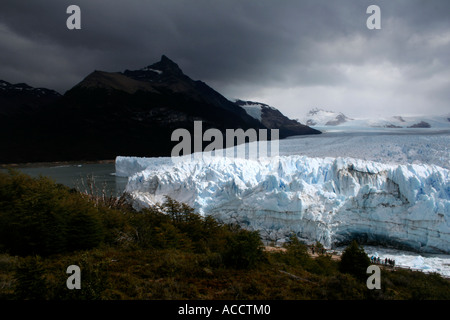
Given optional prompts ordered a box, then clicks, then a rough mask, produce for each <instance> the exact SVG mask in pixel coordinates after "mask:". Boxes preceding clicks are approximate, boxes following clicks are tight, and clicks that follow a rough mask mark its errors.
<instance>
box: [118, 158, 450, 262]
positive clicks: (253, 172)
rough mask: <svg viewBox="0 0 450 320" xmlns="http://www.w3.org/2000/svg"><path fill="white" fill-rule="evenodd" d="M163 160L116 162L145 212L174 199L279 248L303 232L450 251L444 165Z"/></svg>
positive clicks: (326, 239)
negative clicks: (279, 243) (281, 242)
mask: <svg viewBox="0 0 450 320" xmlns="http://www.w3.org/2000/svg"><path fill="white" fill-rule="evenodd" d="M157 161H158V163H157V164H155V160H154V159H145V158H133V157H118V158H117V159H116V170H117V171H118V172H121V175H127V176H129V181H128V185H127V188H126V192H128V193H130V194H131V196H132V197H133V199H134V205H135V207H137V208H143V207H146V206H148V205H150V204H153V203H157V202H162V201H163V199H164V196H165V195H168V196H170V197H172V198H174V199H176V200H178V201H182V202H185V203H187V204H189V205H191V206H192V207H194V208H195V209H197V211H198V212H199V213H200V214H204V215H206V214H209V215H213V216H214V217H216V218H218V219H220V220H222V221H224V222H238V223H240V224H241V225H244V226H246V227H247V228H249V229H254V230H259V231H260V232H261V235H262V236H263V237H264V238H266V239H271V240H275V241H276V240H282V239H284V238H285V237H286V236H287V235H288V234H291V233H295V234H297V235H298V236H299V237H301V238H303V239H305V240H306V241H307V242H315V241H320V242H321V243H323V244H324V245H325V246H327V247H331V246H333V245H334V244H337V243H339V242H341V241H346V240H348V239H350V238H352V237H354V236H364V237H365V238H366V240H369V241H374V242H377V241H378V242H380V241H385V242H388V243H396V244H400V245H402V246H404V247H408V248H412V249H415V250H419V251H424V252H446V253H448V252H450V226H449V223H450V219H449V218H450V179H449V170H447V169H444V168H441V167H438V166H435V165H425V164H420V165H419V164H409V165H388V164H381V163H377V162H373V161H364V160H357V159H351V158H310V157H305V156H298V155H291V156H281V157H273V158H267V159H259V160H248V159H230V158H222V157H204V158H203V159H198V160H190V161H183V162H180V163H177V164H175V165H173V164H170V161H167V160H162V159H159V160H157ZM143 168H146V169H143Z"/></svg>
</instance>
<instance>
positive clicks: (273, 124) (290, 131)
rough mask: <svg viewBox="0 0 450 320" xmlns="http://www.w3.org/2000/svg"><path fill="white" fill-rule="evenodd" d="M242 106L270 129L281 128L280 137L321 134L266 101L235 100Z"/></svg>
mask: <svg viewBox="0 0 450 320" xmlns="http://www.w3.org/2000/svg"><path fill="white" fill-rule="evenodd" d="M233 102H234V103H235V104H237V105H238V106H240V107H242V108H243V109H244V110H245V111H246V112H247V114H248V115H250V116H252V117H253V118H255V119H256V120H258V121H260V122H261V123H262V124H263V125H264V126H265V127H267V128H268V129H279V132H280V138H285V137H289V136H295V135H303V134H320V133H321V132H320V131H318V130H315V129H313V128H310V127H308V126H306V125H303V124H301V123H300V122H298V121H297V120H292V119H289V118H288V117H286V116H285V115H283V114H282V113H281V112H280V111H279V110H278V109H276V108H274V107H272V106H269V105H267V104H265V103H261V102H254V101H243V100H240V99H235V100H233Z"/></svg>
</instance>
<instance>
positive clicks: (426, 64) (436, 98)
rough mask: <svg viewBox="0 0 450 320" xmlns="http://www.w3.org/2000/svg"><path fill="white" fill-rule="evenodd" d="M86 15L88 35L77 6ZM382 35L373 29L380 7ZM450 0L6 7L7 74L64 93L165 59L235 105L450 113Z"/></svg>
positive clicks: (19, 3)
mask: <svg viewBox="0 0 450 320" xmlns="http://www.w3.org/2000/svg"><path fill="white" fill-rule="evenodd" d="M71 4H76V5H78V6H79V7H80V8H81V26H82V29H81V30H68V29H67V27H66V19H67V18H68V16H69V15H68V14H67V13H66V9H67V7H68V6H69V5H71ZM372 4H375V5H378V6H379V7H380V8H381V26H382V28H381V30H369V29H368V28H367V27H366V20H367V18H368V17H369V14H367V13H366V9H367V7H368V6H369V5H372ZM449 53H450V1H447V0H433V1H420V0H384V1H383V0H367V1H366V0H363V1H360V0H353V1H351V0H336V1H329V0H304V1H303V0H258V1H255V0H215V1H211V0H149V1H143V0H129V1H106V0H96V1H92V0H76V1H61V0H46V1H43V0H35V1H24V0H2V4H1V10H0V79H2V80H6V81H9V82H14V83H16V82H26V83H28V84H29V85H32V86H36V87H47V88H52V89H55V90H57V91H59V92H61V93H64V92H65V91H66V90H68V89H70V88H71V87H72V86H74V85H75V84H76V83H78V82H79V81H81V80H82V79H83V78H84V77H85V76H86V75H88V74H89V73H90V72H92V71H93V70H104V71H123V70H125V69H139V68H142V67H145V66H147V65H149V64H152V63H154V62H156V61H158V60H159V59H160V57H161V55H163V54H165V55H167V56H168V57H169V58H171V59H172V60H174V61H175V62H177V63H178V64H179V66H180V67H181V69H182V70H183V71H184V72H185V73H186V74H187V75H189V76H190V77H192V78H193V79H200V80H203V81H205V82H207V83H208V84H209V85H210V86H212V87H213V88H214V89H216V90H217V91H219V92H221V93H222V94H224V95H225V96H227V97H229V98H240V99H245V100H256V101H260V102H264V103H267V104H271V105H273V106H275V107H277V108H279V109H280V110H281V111H282V112H284V113H285V114H286V115H288V116H290V117H292V118H298V117H301V116H302V115H303V114H305V113H306V112H307V111H308V110H309V109H311V108H313V107H321V108H325V109H330V110H335V111H341V112H344V113H346V114H347V115H349V116H351V117H363V116H376V115H412V114H424V113H427V114H430V113H431V114H444V113H448V112H450V107H449V101H450V90H449V88H450V54H449Z"/></svg>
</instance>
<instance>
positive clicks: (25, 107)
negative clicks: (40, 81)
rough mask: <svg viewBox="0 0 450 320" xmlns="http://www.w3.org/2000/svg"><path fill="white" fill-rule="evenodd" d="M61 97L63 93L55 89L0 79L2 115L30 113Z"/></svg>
mask: <svg viewBox="0 0 450 320" xmlns="http://www.w3.org/2000/svg"><path fill="white" fill-rule="evenodd" d="M60 97H61V95H60V94H59V93H58V92H56V91H53V90H49V89H45V88H33V87H30V86H29V85H27V84H25V83H17V84H11V83H9V82H6V81H3V80H0V116H2V117H10V116H14V115H23V114H24V113H30V112H33V111H35V110H37V109H39V107H41V106H43V105H45V104H48V103H50V102H53V101H56V100H57V99H58V98H60Z"/></svg>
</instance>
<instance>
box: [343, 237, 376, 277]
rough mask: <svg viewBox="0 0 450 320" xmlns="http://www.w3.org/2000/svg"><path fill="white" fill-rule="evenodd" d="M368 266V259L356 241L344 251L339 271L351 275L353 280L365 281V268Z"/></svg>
mask: <svg viewBox="0 0 450 320" xmlns="http://www.w3.org/2000/svg"><path fill="white" fill-rule="evenodd" d="M369 266H370V259H369V257H368V256H367V254H366V253H365V251H364V249H363V248H361V247H360V246H359V245H358V243H357V242H356V241H352V243H351V244H350V245H349V246H348V247H347V248H346V249H345V250H344V252H343V253H342V256H341V261H340V263H339V271H341V272H343V273H348V274H351V275H353V276H354V277H355V278H357V279H359V280H362V281H366V280H367V277H368V276H367V273H366V272H367V268H368V267H369Z"/></svg>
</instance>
